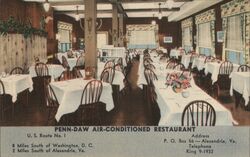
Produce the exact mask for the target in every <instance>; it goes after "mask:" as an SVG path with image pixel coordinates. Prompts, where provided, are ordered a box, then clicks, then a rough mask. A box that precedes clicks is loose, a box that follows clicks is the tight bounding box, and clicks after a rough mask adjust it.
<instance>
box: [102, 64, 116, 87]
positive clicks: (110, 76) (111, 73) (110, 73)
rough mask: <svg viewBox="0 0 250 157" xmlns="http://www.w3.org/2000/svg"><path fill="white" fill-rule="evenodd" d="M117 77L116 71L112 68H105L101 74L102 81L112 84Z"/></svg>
mask: <svg viewBox="0 0 250 157" xmlns="http://www.w3.org/2000/svg"><path fill="white" fill-rule="evenodd" d="M114 77H115V70H114V68H113V67H112V68H111V67H109V68H105V69H104V70H103V71H102V74H101V77H100V78H101V81H103V82H107V83H110V84H112V83H113V80H114Z"/></svg>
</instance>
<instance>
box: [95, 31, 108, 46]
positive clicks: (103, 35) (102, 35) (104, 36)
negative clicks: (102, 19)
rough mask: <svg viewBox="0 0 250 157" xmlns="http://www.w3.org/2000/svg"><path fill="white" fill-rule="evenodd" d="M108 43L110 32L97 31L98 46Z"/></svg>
mask: <svg viewBox="0 0 250 157" xmlns="http://www.w3.org/2000/svg"><path fill="white" fill-rule="evenodd" d="M106 45H108V32H97V48H99V49H100V48H102V47H103V46H106Z"/></svg>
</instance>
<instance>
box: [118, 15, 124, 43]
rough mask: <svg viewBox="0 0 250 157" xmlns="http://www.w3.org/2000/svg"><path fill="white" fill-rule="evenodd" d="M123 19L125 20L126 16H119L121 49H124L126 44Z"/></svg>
mask: <svg viewBox="0 0 250 157" xmlns="http://www.w3.org/2000/svg"><path fill="white" fill-rule="evenodd" d="M123 19H124V16H123V14H120V16H119V45H120V47H123V46H124V43H123V33H124V32H123V28H124V26H123Z"/></svg>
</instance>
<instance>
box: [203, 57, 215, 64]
mask: <svg viewBox="0 0 250 157" xmlns="http://www.w3.org/2000/svg"><path fill="white" fill-rule="evenodd" d="M215 60H216V58H215V57H214V56H207V57H206V59H205V63H208V62H212V61H215Z"/></svg>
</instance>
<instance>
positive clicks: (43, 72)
mask: <svg viewBox="0 0 250 157" xmlns="http://www.w3.org/2000/svg"><path fill="white" fill-rule="evenodd" d="M35 71H36V75H37V76H48V75H49V69H48V67H47V65H46V64H45V63H42V62H39V63H36V65H35Z"/></svg>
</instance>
